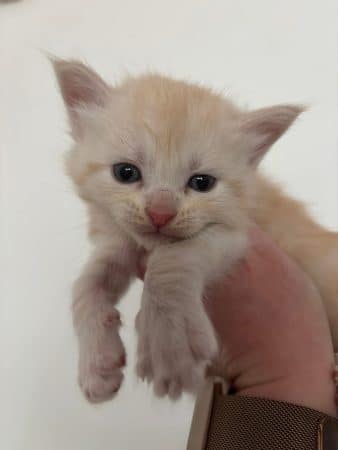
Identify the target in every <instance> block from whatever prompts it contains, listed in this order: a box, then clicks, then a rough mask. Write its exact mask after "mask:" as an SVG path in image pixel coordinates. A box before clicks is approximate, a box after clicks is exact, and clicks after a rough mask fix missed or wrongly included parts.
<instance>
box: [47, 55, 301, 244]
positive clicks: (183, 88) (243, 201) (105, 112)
mask: <svg viewBox="0 0 338 450" xmlns="http://www.w3.org/2000/svg"><path fill="white" fill-rule="evenodd" d="M54 66H55V69H56V73H57V76H58V79H59V83H60V86H61V91H62V94H63V97H64V100H65V103H66V105H67V107H68V112H69V116H70V121H71V125H72V131H73V136H74V138H75V141H76V145H75V147H74V148H73V149H72V150H71V152H70V154H69V158H68V164H67V167H68V172H69V174H70V175H71V177H72V178H73V180H74V181H75V183H76V185H77V187H78V191H79V194H80V195H81V196H82V197H83V198H84V199H85V200H86V201H88V202H90V203H91V204H94V205H96V206H97V207H99V208H100V209H101V211H104V212H105V213H106V215H107V216H109V217H110V219H111V220H112V221H113V222H114V223H116V224H117V225H118V226H120V227H121V228H122V229H124V230H125V231H127V232H128V233H130V234H132V235H133V236H134V237H135V238H136V239H137V240H138V241H140V242H141V243H142V242H147V243H149V242H159V241H170V240H175V239H185V238H189V237H191V236H193V235H194V234H196V233H198V232H200V231H201V230H203V229H205V228H206V227H208V226H210V225H213V224H222V225H224V226H225V227H226V228H230V229H234V228H241V227H244V226H245V225H246V218H247V208H248V202H249V197H250V191H251V185H252V181H253V178H254V168H255V165H256V164H257V162H258V161H259V160H260V158H261V157H262V156H263V154H264V153H265V151H266V150H267V148H268V147H269V146H270V145H271V144H272V143H273V142H274V141H275V140H276V139H278V137H279V136H280V135H281V134H282V133H283V132H284V131H285V130H286V129H287V128H288V126H289V125H290V123H291V122H292V121H293V120H294V119H295V117H296V116H297V115H298V114H299V112H300V109H299V108H297V107H291V106H281V107H273V108H268V109H264V110H260V111H256V112H253V113H243V112H241V111H239V110H238V109H236V108H235V107H234V106H233V105H232V104H231V103H230V102H229V101H226V100H225V99H223V98H222V97H220V96H218V95H216V94H214V93H212V92H211V91H209V90H207V89H204V88H201V87H197V86H194V85H189V84H187V83H184V82H181V81H174V80H171V79H168V78H164V77H160V76H157V75H149V76H143V77H139V78H136V79H129V80H127V81H126V82H125V83H123V84H122V85H120V86H119V87H116V88H111V87H109V86H108V85H106V84H105V83H104V82H103V81H102V80H101V79H100V78H99V77H98V76H97V75H96V74H95V73H94V72H92V71H91V70H90V69H88V68H86V67H85V66H83V65H82V64H80V63H77V62H64V61H56V62H55V63H54Z"/></svg>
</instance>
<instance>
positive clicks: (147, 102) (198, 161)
mask: <svg viewBox="0 0 338 450" xmlns="http://www.w3.org/2000/svg"><path fill="white" fill-rule="evenodd" d="M53 63H54V69H55V72H56V75H57V79H58V82H59V85H60V90H61V93H62V96H63V99H64V102H65V105H66V107H67V111H68V115H69V120H70V125H71V130H72V136H73V138H74V141H75V145H74V147H73V148H72V149H71V151H70V152H69V154H68V159H67V170H68V173H69V175H70V176H71V178H72V179H73V181H74V183H75V185H76V187H77V191H78V193H79V195H80V197H81V198H82V199H83V200H84V201H85V202H86V204H87V206H88V212H89V218H90V229H89V234H90V237H91V239H92V241H93V243H94V245H95V247H94V250H93V253H92V255H91V257H90V259H89V261H88V263H87V265H86V266H85V267H84V269H83V271H82V273H81V275H80V277H79V279H78V280H77V281H76V282H75V285H74V290H73V319H74V325H75V329H76V332H77V335H78V339H79V383H80V386H81V388H82V390H83V392H84V394H85V396H86V397H87V399H88V400H89V401H91V402H100V401H104V400H107V399H109V398H111V397H113V396H114V394H115V393H116V392H117V391H118V389H119V387H120V385H121V382H122V379H123V373H122V368H123V366H124V364H125V350H124V347H123V343H122V341H121V339H120V336H119V326H120V316H119V313H118V311H117V310H116V309H115V305H116V303H117V302H118V301H119V299H120V298H121V296H122V295H123V294H124V292H125V291H126V289H127V288H128V286H129V284H130V282H131V280H132V279H133V278H134V277H135V276H136V273H137V267H138V262H139V261H140V258H142V257H143V255H144V253H145V252H146V253H148V254H149V258H148V264H147V273H146V275H145V280H144V289H143V294H142V301H141V308H140V311H139V313H138V316H137V320H136V328H137V331H138V362H137V373H138V375H139V376H140V377H141V378H146V379H147V380H149V381H150V380H151V381H152V382H153V386H154V390H155V392H156V394H158V395H160V396H161V395H166V394H168V395H169V396H170V397H172V398H176V397H178V396H179V395H180V394H181V392H182V391H183V390H186V391H193V390H194V389H195V387H196V386H198V384H199V382H200V380H201V379H202V377H203V374H204V371H205V368H206V366H207V365H208V364H209V363H210V362H211V361H212V359H213V358H214V357H215V356H216V355H217V352H218V345H217V340H216V336H215V333H214V330H213V327H212V325H211V323H210V320H209V318H208V316H207V314H206V313H205V310H204V308H203V304H202V295H203V292H204V290H205V288H206V286H207V285H209V284H210V283H212V282H213V281H214V280H216V279H217V278H218V277H220V276H222V275H224V273H225V272H227V271H229V270H230V269H231V267H232V266H233V264H234V263H235V262H236V261H238V260H239V259H240V258H241V257H242V256H243V254H244V253H245V249H246V245H247V242H246V234H247V233H246V231H247V227H248V224H249V223H250V221H252V220H253V221H256V222H257V223H258V224H259V225H260V226H261V227H262V228H263V229H265V230H266V231H267V232H268V233H269V234H270V235H271V236H272V237H273V238H274V239H275V240H276V241H277V242H278V243H279V245H280V246H281V247H282V248H283V249H284V250H285V251H286V252H288V253H289V254H290V255H291V256H292V257H293V258H294V259H296V260H297V261H298V263H299V264H300V265H301V266H302V267H303V268H304V269H305V270H306V271H307V272H308V273H309V274H310V275H311V276H312V278H313V280H314V281H315V283H316V284H317V286H318V288H319V289H320V291H321V294H322V296H323V298H324V300H325V303H326V307H327V309H328V313H329V316H330V319H331V325H332V332H333V336H334V340H335V343H336V344H338V333H337V329H334V328H333V324H335V323H337V315H338V283H337V271H336V269H335V268H336V267H337V262H338V244H337V242H338V238H337V234H334V233H330V232H327V231H325V230H324V229H323V228H322V227H320V226H319V225H317V224H315V223H314V222H313V220H312V219H311V218H310V217H309V216H308V215H307V213H306V212H305V210H304V209H303V206H302V205H301V204H299V203H298V202H296V201H295V200H292V199H290V198H288V197H287V196H285V195H284V194H283V193H282V192H281V190H280V189H279V188H278V187H276V186H275V185H273V184H271V183H270V182H269V181H267V180H266V179H264V178H262V177H261V176H260V175H258V174H257V171H256V167H257V165H258V164H259V162H260V160H261V159H262V158H263V156H264V154H265V153H266V152H267V150H268V149H269V148H270V147H271V145H272V144H273V143H274V142H275V141H276V140H277V139H278V138H279V137H280V136H281V135H282V134H283V133H284V132H285V131H286V130H287V129H288V127H289V126H290V125H291V124H292V123H293V122H294V120H295V119H296V118H297V116H298V115H299V114H300V113H301V111H302V108H300V107H298V106H292V105H280V106H273V107H270V108H264V109H260V110H257V111H253V112H246V111H241V110H240V109H238V108H237V107H236V106H234V105H233V104H232V103H231V102H230V101H229V100H227V99H224V98H222V97H221V96H219V95H217V94H215V93H213V92H212V91H211V90H209V89H205V88H203V87H199V86H195V85H192V84H188V83H185V82H183V81H175V80H172V79H169V78H165V77H162V76H159V75H152V74H150V75H145V76H141V77H138V78H129V79H127V80H126V81H124V82H123V83H122V84H120V85H119V86H116V87H111V86H109V85H108V84H106V83H105V82H104V81H103V80H102V79H101V78H100V77H99V76H98V75H97V74H96V73H95V72H94V71H92V70H91V69H90V68H88V67H87V66H85V65H83V64H82V63H80V62H77V61H64V60H55V61H54V62H53Z"/></svg>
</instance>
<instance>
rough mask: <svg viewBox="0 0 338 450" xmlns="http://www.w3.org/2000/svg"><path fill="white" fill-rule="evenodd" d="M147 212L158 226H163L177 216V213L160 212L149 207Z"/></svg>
mask: <svg viewBox="0 0 338 450" xmlns="http://www.w3.org/2000/svg"><path fill="white" fill-rule="evenodd" d="M147 214H148V216H149V217H150V219H151V221H152V223H153V224H154V225H155V226H156V227H163V226H164V225H166V224H167V223H168V222H170V221H171V220H172V219H173V218H174V217H175V216H176V213H173V212H171V213H164V212H158V211H155V210H151V209H147Z"/></svg>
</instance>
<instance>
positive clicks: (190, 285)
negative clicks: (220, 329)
mask: <svg viewBox="0 0 338 450" xmlns="http://www.w3.org/2000/svg"><path fill="white" fill-rule="evenodd" d="M244 249H245V238H244V236H243V234H240V233H235V232H233V233H230V232H225V231H224V230H219V231H217V229H216V230H208V231H207V232H203V233H202V234H201V235H199V236H198V237H195V238H191V239H189V240H187V241H182V242H179V243H174V244H170V245H161V246H159V247H158V248H156V249H155V250H154V252H153V254H152V255H150V257H149V260H148V266H147V273H146V276H145V282H144V290H143V296H142V306H141V310H140V312H139V314H138V317H137V321H136V328H137V331H138V335H139V343H138V363H137V373H138V375H139V376H140V377H141V378H143V379H146V380H147V381H153V385H154V390H155V393H156V394H157V395H159V396H163V395H166V394H168V395H169V396H170V397H171V398H176V397H178V396H179V395H180V394H181V392H182V391H183V390H186V391H190V392H191V391H195V390H196V388H198V386H199V383H200V382H201V380H202V379H203V377H204V373H205V369H206V367H207V365H208V364H210V363H211V361H212V360H213V358H214V357H215V356H216V354H217V351H218V345H217V340H216V336H215V333H214V330H213V327H212V324H211V322H210V320H209V317H208V316H207V314H206V312H205V310H204V307H203V303H202V295H203V291H204V289H205V287H206V284H207V283H208V282H210V280H212V279H214V278H217V277H218V276H220V275H221V274H224V272H225V271H226V270H228V269H229V268H230V266H231V265H232V264H233V263H234V261H237V260H238V259H239V258H240V257H241V256H242V254H243V253H244Z"/></svg>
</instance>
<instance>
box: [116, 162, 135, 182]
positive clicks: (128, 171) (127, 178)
mask: <svg viewBox="0 0 338 450" xmlns="http://www.w3.org/2000/svg"><path fill="white" fill-rule="evenodd" d="M112 173H113V174H114V176H115V178H116V179H117V181H119V182H120V183H135V182H136V181H139V180H140V179H141V178H142V177H141V172H140V171H139V169H138V168H137V167H136V166H134V165H133V164H129V163H118V164H114V165H113V167H112Z"/></svg>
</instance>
